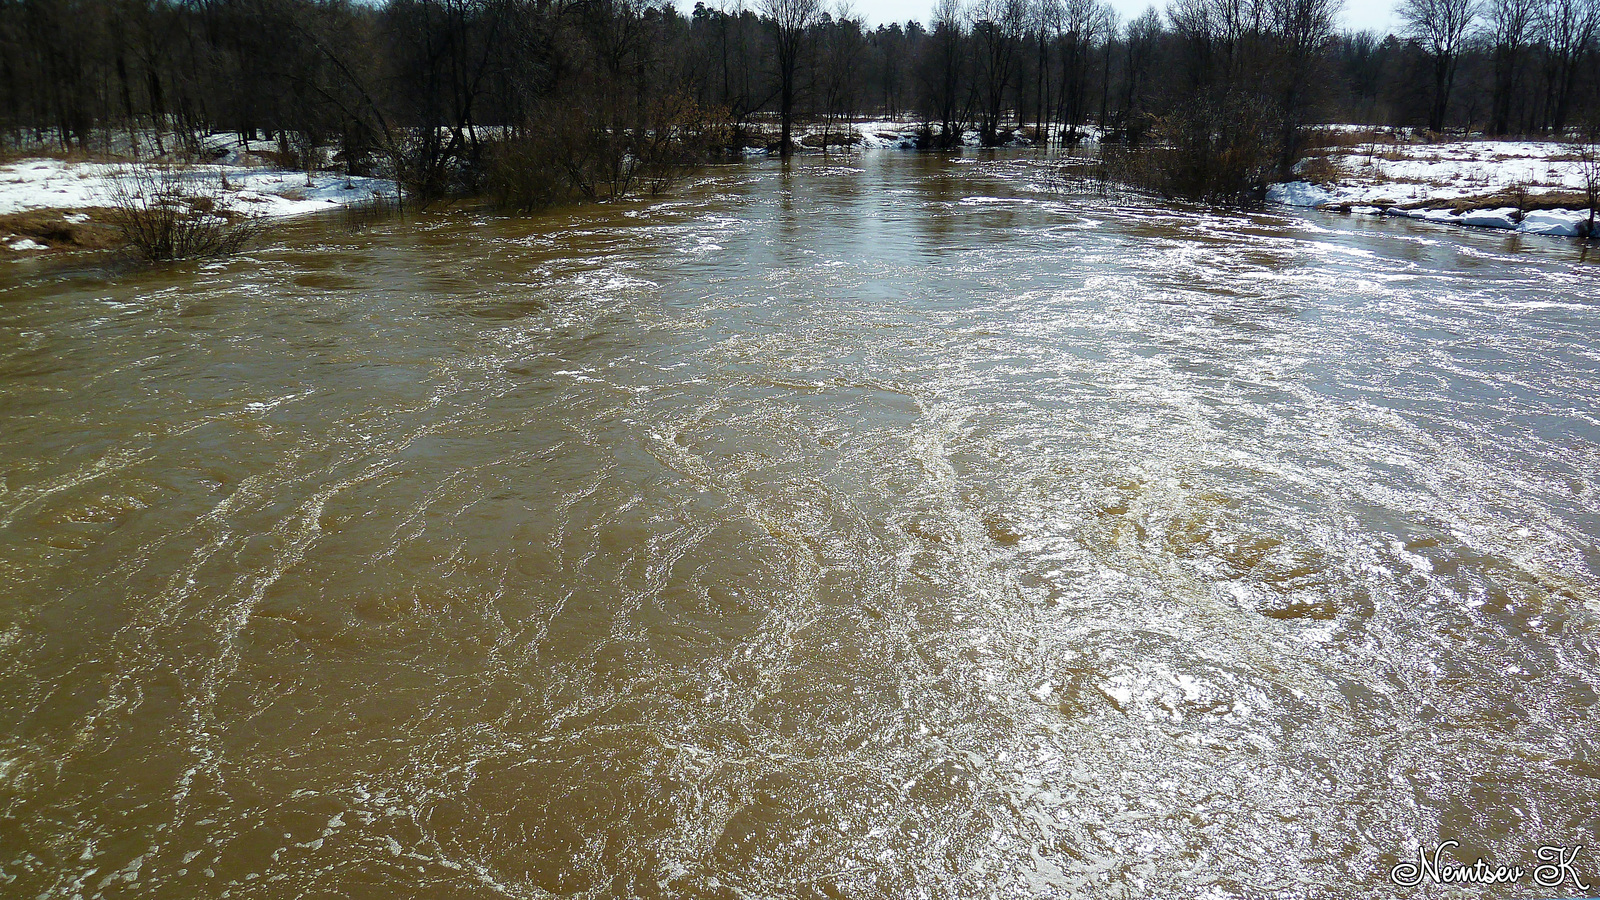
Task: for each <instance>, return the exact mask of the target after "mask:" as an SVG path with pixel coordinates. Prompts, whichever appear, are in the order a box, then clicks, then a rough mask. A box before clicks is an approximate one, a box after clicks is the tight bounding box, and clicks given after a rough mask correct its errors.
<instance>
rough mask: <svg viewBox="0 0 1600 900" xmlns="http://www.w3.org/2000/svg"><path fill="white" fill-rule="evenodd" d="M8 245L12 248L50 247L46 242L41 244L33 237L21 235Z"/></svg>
mask: <svg viewBox="0 0 1600 900" xmlns="http://www.w3.org/2000/svg"><path fill="white" fill-rule="evenodd" d="M6 246H7V247H9V248H11V249H12V250H49V249H50V247H49V246H48V245H46V244H41V243H39V242H38V241H35V240H33V239H31V238H25V237H19V238H17V239H16V240H14V241H12V242H11V243H9V244H7V245H6Z"/></svg>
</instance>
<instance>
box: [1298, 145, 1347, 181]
mask: <svg viewBox="0 0 1600 900" xmlns="http://www.w3.org/2000/svg"><path fill="white" fill-rule="evenodd" d="M1295 174H1296V175H1297V176H1298V177H1300V178H1302V179H1304V180H1306V181H1309V182H1311V183H1312V184H1321V185H1332V184H1338V183H1339V182H1340V181H1343V180H1344V179H1345V178H1348V177H1349V176H1350V172H1349V170H1348V169H1346V168H1345V165H1344V162H1343V161H1342V160H1340V159H1339V158H1338V157H1336V156H1335V155H1334V154H1332V153H1322V152H1318V153H1312V154H1310V155H1308V156H1307V157H1306V158H1305V159H1303V160H1301V161H1300V164H1299V165H1298V166H1296V167H1295Z"/></svg>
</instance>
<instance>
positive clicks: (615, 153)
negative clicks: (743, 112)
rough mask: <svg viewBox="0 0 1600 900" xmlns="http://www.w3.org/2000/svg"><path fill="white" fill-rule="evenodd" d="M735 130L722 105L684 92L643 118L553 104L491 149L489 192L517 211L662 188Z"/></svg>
mask: <svg viewBox="0 0 1600 900" xmlns="http://www.w3.org/2000/svg"><path fill="white" fill-rule="evenodd" d="M730 137H731V133H730V130H729V126H728V124H727V121H726V117H725V116H724V115H722V114H721V113H720V111H716V110H706V109H705V108H703V107H701V106H700V105H699V104H697V103H695V102H694V101H693V100H692V99H690V98H688V97H685V96H682V95H672V96H667V97H662V98H658V99H657V100H655V101H654V102H652V103H650V104H648V105H647V106H646V107H645V108H644V109H643V110H642V114H640V115H637V117H635V116H634V115H633V111H632V110H626V111H625V110H619V109H617V108H615V107H614V106H613V107H611V108H608V104H606V103H604V102H597V103H595V104H593V105H591V106H588V107H580V106H567V107H564V108H560V109H556V108H552V109H549V110H547V111H546V113H545V115H542V116H538V117H536V118H535V119H534V120H533V121H532V122H531V123H530V124H529V125H528V127H526V128H525V129H523V131H522V132H521V133H520V134H519V135H517V136H515V137H512V138H509V139H507V140H505V141H502V142H500V143H499V144H498V145H497V146H495V147H494V148H493V149H492V150H491V151H490V154H489V172H488V185H489V191H490V193H491V194H492V195H493V197H494V198H495V200H496V201H497V202H498V203H499V204H500V205H501V206H504V207H506V208H509V209H517V210H532V209H538V208H541V207H545V206H550V205H553V204H556V203H561V202H565V201H567V200H571V199H583V200H616V199H620V198H622V197H625V196H627V195H629V194H632V193H636V192H639V191H644V192H647V193H649V194H652V195H654V194H660V193H662V192H663V191H665V190H666V189H667V188H668V187H670V186H671V184H672V183H673V182H674V181H676V180H677V179H678V178H680V177H682V175H683V174H684V173H685V172H687V171H688V170H689V169H690V168H692V167H693V166H695V165H696V164H698V163H700V162H703V161H704V160H706V159H707V158H708V157H709V156H710V155H711V153H712V152H713V151H714V150H716V149H717V148H720V147H726V146H727V145H728V143H729V140H730Z"/></svg>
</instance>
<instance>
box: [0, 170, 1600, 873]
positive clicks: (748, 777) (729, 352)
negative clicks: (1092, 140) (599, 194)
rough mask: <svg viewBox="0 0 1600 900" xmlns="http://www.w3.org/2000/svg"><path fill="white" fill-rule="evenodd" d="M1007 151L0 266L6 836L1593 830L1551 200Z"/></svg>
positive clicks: (1266, 868) (1584, 263) (590, 838)
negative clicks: (1287, 199) (1265, 207)
mask: <svg viewBox="0 0 1600 900" xmlns="http://www.w3.org/2000/svg"><path fill="white" fill-rule="evenodd" d="M1051 171H1052V170H1051V168H1050V166H1049V165H1048V164H1047V163H1046V162H1045V161H1044V160H1041V159H1039V158H1037V157H1034V156H1031V155H999V156H983V155H971V154H969V155H966V156H921V155H916V154H899V153H866V154H863V155H860V156H855V157H843V158H835V159H830V160H823V159H805V160H798V161H796V162H794V163H793V166H792V168H790V169H785V168H783V167H782V166H780V164H779V163H777V162H776V161H771V162H760V163H752V164H749V165H740V166H730V167H725V168H718V169H714V170H711V171H709V172H706V173H704V174H702V175H701V176H700V177H698V178H697V179H696V180H695V181H693V182H692V183H690V184H687V185H685V186H684V187H683V188H681V189H680V190H678V191H676V192H675V193H673V194H672V195H671V196H669V197H666V198H662V199H656V200H640V201H636V202H630V203H624V204H617V205H612V206H591V207H584V208H578V209H573V210H567V211H561V212H557V213H551V214H548V215H544V216H539V217H533V218H513V217H499V216H494V215H490V214H486V213H480V212H473V211H462V210H454V211H439V212H432V213H422V214H415V215H408V216H406V217H403V218H398V219H389V220H382V221H377V222H372V223H369V224H366V225H364V226H360V227H357V226H355V225H351V224H347V223H344V222H341V221H339V220H328V221H322V222H314V223H302V224H299V225H295V226H293V227H290V228H287V229H285V230H284V231H282V232H280V233H279V234H278V235H277V236H276V238H274V239H273V240H272V241H270V242H269V243H268V245H267V246H265V247H264V248H262V249H258V250H254V251H251V252H249V253H247V254H246V255H244V256H240V257H236V258H234V259H231V260H227V261H222V262H214V263H208V264H203V265H190V266H182V267H178V268H173V269H165V270H155V271H142V272H141V271H115V270H112V271H106V270H90V271H62V270H53V271H52V270H44V269H38V268H32V267H28V266H25V265H24V264H13V270H12V271H11V272H9V273H0V893H3V894H5V895H8V896H15V897H36V896H38V897H59V898H69V897H80V896H81V897H86V898H89V897H134V896H137V897H173V898H180V897H230V898H254V897H260V898H277V897H293V896H315V897H327V896H342V897H362V898H364V897H372V898H392V897H397V896H400V897H407V896H416V897H424V896H425V897H430V898H457V897H460V898H479V897H481V898H491V897H519V898H542V897H548V896H551V895H555V896H563V897H641V898H662V900H665V898H702V897H706V898H724V900H733V898H769V897H800V898H824V897H826V898H835V900H837V898H876V897H883V898H914V897H922V898H958V897H959V898H968V897H971V898H990V897H1050V896H1059V897H1065V896H1082V897H1210V898H1228V897H1239V898H1254V897H1351V898H1356V897H1374V896H1389V895H1393V896H1431V894H1429V893H1428V892H1427V891H1426V890H1423V889H1418V890H1416V891H1412V890H1408V889H1400V888H1395V887H1393V886H1391V885H1390V881H1389V876H1390V871H1391V868H1392V867H1393V866H1394V865H1395V864H1396V863H1397V862H1401V861H1403V860H1406V859H1415V857H1416V854H1417V852H1418V850H1419V848H1420V849H1422V850H1424V851H1426V850H1427V849H1428V848H1431V847H1432V845H1433V844H1435V843H1437V842H1440V841H1446V840H1454V841H1456V842H1458V844H1459V846H1458V847H1457V848H1456V849H1455V850H1454V852H1453V853H1451V854H1447V855H1446V859H1455V858H1459V859H1460V860H1462V861H1464V862H1471V861H1472V860H1474V859H1476V858H1477V857H1478V856H1483V857H1485V858H1486V859H1487V860H1488V861H1490V862H1495V863H1501V864H1508V865H1509V864H1525V865H1531V864H1532V861H1533V860H1534V856H1535V853H1536V851H1537V848H1538V847H1540V846H1541V845H1546V844H1550V845H1566V846H1576V845H1583V846H1585V847H1586V848H1591V847H1594V846H1595V845H1600V708H1597V703H1596V701H1597V697H1600V641H1597V634H1600V630H1597V625H1600V618H1597V614H1600V605H1597V604H1600V597H1597V575H1596V573H1597V572H1600V418H1597V415H1600V408H1597V405H1596V399H1595V398H1596V396H1597V394H1600V352H1597V349H1596V336H1597V335H1600V289H1597V282H1596V273H1597V271H1600V270H1597V268H1596V260H1595V259H1594V258H1593V256H1592V251H1586V250H1585V249H1584V248H1583V247H1582V246H1581V244H1580V243H1578V242H1573V241H1569V240H1563V239H1549V238H1530V237H1519V236H1515V235H1505V234H1501V233H1480V232H1474V231H1470V230H1467V229H1444V228H1440V227H1437V226H1430V225H1424V224H1420V223H1413V222H1401V221H1394V220H1382V219H1376V220H1375V219H1371V218H1348V217H1341V216H1338V215H1336V214H1323V213H1305V214H1301V213H1273V212H1267V213H1260V214H1245V213H1237V212H1229V211H1225V210H1215V209H1205V208H1197V207H1181V208H1180V207H1173V206H1165V205H1162V204H1159V203H1155V202H1153V201H1149V200H1144V199H1140V198H1137V197H1131V196H1116V195H1113V196H1110V197H1104V196H1097V195H1091V194H1080V193H1075V192H1074V191H1073V190H1072V189H1071V188H1070V186H1065V185H1061V184H1058V183H1056V182H1055V181H1054V180H1053V178H1052V177H1051ZM1586 254H1588V255H1587V256H1586ZM1591 853H1592V851H1591V850H1589V849H1585V850H1584V851H1583V856H1581V857H1580V858H1579V861H1578V869H1579V870H1580V871H1582V872H1584V873H1586V874H1587V875H1588V876H1589V877H1590V879H1591V880H1590V881H1589V884H1590V885H1591V886H1594V885H1597V884H1600V866H1597V865H1596V862H1597V860H1600V857H1596V856H1594V855H1591ZM1576 893H1579V890H1578V889H1577V888H1575V887H1572V886H1571V885H1570V884H1569V885H1567V886H1566V887H1564V888H1562V889H1561V890H1560V891H1554V892H1552V891H1550V890H1543V891H1541V890H1540V889H1538V888H1536V887H1534V886H1533V885H1531V884H1530V883H1528V882H1526V881H1525V882H1522V883H1519V884H1517V885H1514V886H1500V887H1496V888H1490V889H1486V891H1485V895H1487V896H1508V897H1509V896H1540V895H1541V894H1542V895H1545V896H1549V895H1552V894H1559V895H1560V896H1567V895H1569V894H1576Z"/></svg>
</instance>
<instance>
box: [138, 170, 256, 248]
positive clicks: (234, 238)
mask: <svg viewBox="0 0 1600 900" xmlns="http://www.w3.org/2000/svg"><path fill="white" fill-rule="evenodd" d="M111 205H112V221H113V223H114V224H115V225H116V226H117V227H118V228H120V229H121V231H122V235H123V238H124V239H125V240H126V241H127V245H128V247H130V248H131V249H132V250H133V251H134V252H135V253H137V254H138V255H139V256H141V257H142V258H144V259H146V260H148V261H151V262H161V261H166V260H176V259H202V258H205V257H213V256H227V255H229V254H232V253H237V252H238V251H239V250H241V249H243V248H244V246H245V245H246V244H248V243H249V242H250V241H252V240H254V239H255V238H257V237H259V236H260V235H261V234H263V233H264V232H265V231H266V230H267V225H266V223H265V220H263V219H262V218H261V217H258V216H249V215H243V214H240V213H238V212H235V211H234V210H232V209H231V208H230V207H229V206H228V203H227V199H226V196H225V191H224V190H223V188H222V185H221V183H220V181H217V180H213V179H211V178H209V177H207V176H206V175H203V174H200V173H196V172H192V171H189V170H185V169H182V168H177V167H172V166H159V167H140V168H136V169H133V170H131V171H129V172H127V173H124V174H123V175H122V176H121V177H119V178H118V179H117V180H116V182H115V183H114V186H113V188H112V190H111Z"/></svg>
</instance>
